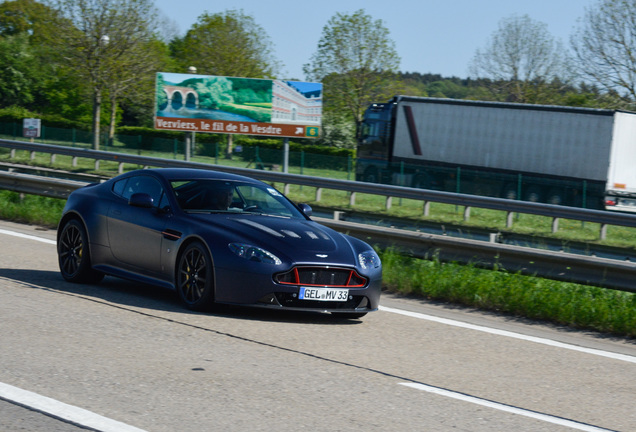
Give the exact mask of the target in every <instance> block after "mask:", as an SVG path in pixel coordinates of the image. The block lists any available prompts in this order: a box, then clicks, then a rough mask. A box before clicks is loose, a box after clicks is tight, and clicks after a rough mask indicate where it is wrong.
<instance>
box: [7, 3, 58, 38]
mask: <svg viewBox="0 0 636 432" xmlns="http://www.w3.org/2000/svg"><path fill="white" fill-rule="evenodd" d="M52 14H54V12H53V10H51V8H49V7H48V6H46V5H44V4H42V3H39V2H37V1H35V0H12V1H5V2H4V3H1V4H0V36H15V35H18V34H22V33H28V34H29V36H30V37H31V38H32V39H35V40H39V39H40V37H41V34H42V33H45V32H48V31H50V30H49V29H47V27H46V22H47V20H48V17H50V16H51V15H52Z"/></svg>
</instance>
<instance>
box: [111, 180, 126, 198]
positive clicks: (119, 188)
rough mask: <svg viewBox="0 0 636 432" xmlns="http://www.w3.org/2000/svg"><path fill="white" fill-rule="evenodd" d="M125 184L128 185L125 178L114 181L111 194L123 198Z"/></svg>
mask: <svg viewBox="0 0 636 432" xmlns="http://www.w3.org/2000/svg"><path fill="white" fill-rule="evenodd" d="M126 183H128V179H127V178H125V179H123V180H119V181H116V182H115V184H113V193H114V194H115V195H118V196H120V197H123V196H124V190H125V189H126Z"/></svg>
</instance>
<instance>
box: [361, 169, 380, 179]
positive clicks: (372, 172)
mask: <svg viewBox="0 0 636 432" xmlns="http://www.w3.org/2000/svg"><path fill="white" fill-rule="evenodd" d="M379 177H380V176H379V175H378V170H377V168H367V169H366V171H365V172H364V179H363V181H365V182H367V183H379V181H380V178H379Z"/></svg>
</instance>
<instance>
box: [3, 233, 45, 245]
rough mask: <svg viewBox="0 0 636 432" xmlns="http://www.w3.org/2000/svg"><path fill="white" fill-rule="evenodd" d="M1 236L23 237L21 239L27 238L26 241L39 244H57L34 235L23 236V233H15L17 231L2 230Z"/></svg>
mask: <svg viewBox="0 0 636 432" xmlns="http://www.w3.org/2000/svg"><path fill="white" fill-rule="evenodd" d="M0 234H6V235H10V236H14V237H21V238H25V239H29V240H35V241H39V242H42V243H48V244H56V242H55V240H49V239H45V238H42V237H36V236H32V235H29V234H22V233H19V232H15V231H7V230H3V229H0Z"/></svg>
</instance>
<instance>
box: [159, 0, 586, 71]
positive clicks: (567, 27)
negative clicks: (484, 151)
mask: <svg viewBox="0 0 636 432" xmlns="http://www.w3.org/2000/svg"><path fill="white" fill-rule="evenodd" d="M597 3H598V0H523V1H521V0H383V1H378V0H366V1H358V0H339V1H337V0H322V1H320V2H307V1H302V0H301V1H299V0H265V1H263V0H258V1H257V0H232V1H228V2H225V3H223V2H215V1H211V0H184V1H181V2H178V1H174V0H155V5H156V6H157V7H158V8H159V10H160V11H162V12H163V13H164V15H165V16H166V17H168V18H169V19H170V20H172V21H173V22H174V24H175V25H176V27H177V29H178V30H179V32H180V33H181V34H183V33H185V32H186V31H187V30H188V29H190V27H191V26H192V24H194V23H195V22H196V21H197V18H198V17H199V16H200V15H201V14H203V13H204V12H207V13H209V14H214V13H218V12H223V11H226V10H229V9H236V10H242V11H243V12H244V13H245V14H248V15H251V16H252V17H253V18H254V20H255V21H256V23H257V24H258V25H260V26H261V27H262V28H263V29H264V30H265V32H266V33H267V35H268V36H269V38H270V39H271V41H272V42H273V44H274V54H275V56H276V58H277V59H278V60H279V61H280V62H281V63H282V64H283V67H282V71H281V74H280V76H278V78H282V79H296V80H300V81H303V80H305V76H304V74H303V72H302V66H303V64H305V63H308V62H309V60H310V57H311V55H312V54H313V53H314V52H315V51H316V48H317V46H318V41H319V40H320V37H321V35H322V29H323V27H324V26H325V25H326V24H327V22H328V20H329V19H330V18H331V17H333V16H334V15H335V14H336V13H344V14H352V13H353V12H355V11H357V10H359V9H364V10H365V12H366V13H367V14H368V15H370V16H371V17H373V19H374V20H377V19H381V20H383V21H384V26H385V27H386V28H387V29H388V30H389V32H390V37H391V39H393V41H394V42H395V45H396V48H397V51H398V54H399V55H400V57H401V59H402V61H401V67H400V70H401V71H403V72H420V73H434V74H440V75H443V76H457V77H460V78H466V77H467V76H468V75H469V72H468V64H469V62H470V60H471V59H472V58H473V56H474V54H475V51H476V50H477V49H478V48H483V47H484V46H485V45H486V43H487V41H488V39H489V37H490V36H491V35H492V33H493V32H495V31H496V30H497V26H498V23H499V21H500V20H501V19H502V18H507V17H510V16H512V15H525V14H527V15H529V16H530V17H531V18H532V19H534V20H536V21H541V22H543V23H545V24H547V26H548V31H549V32H550V33H551V34H552V36H554V37H555V38H557V39H560V40H561V41H562V42H563V43H564V44H565V45H566V46H568V45H569V38H570V35H571V34H572V33H573V31H574V29H575V28H576V26H577V23H578V20H579V19H581V18H583V17H584V15H585V10H586V8H589V7H592V6H594V5H596V4H597ZM184 72H185V71H184Z"/></svg>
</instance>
